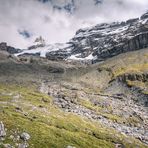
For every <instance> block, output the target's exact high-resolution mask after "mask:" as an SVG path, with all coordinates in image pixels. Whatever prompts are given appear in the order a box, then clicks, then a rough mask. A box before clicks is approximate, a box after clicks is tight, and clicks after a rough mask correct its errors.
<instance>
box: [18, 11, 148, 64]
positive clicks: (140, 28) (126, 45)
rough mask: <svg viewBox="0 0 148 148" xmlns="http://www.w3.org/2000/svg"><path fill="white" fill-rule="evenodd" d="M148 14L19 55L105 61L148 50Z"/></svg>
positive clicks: (85, 32) (103, 25)
mask: <svg viewBox="0 0 148 148" xmlns="http://www.w3.org/2000/svg"><path fill="white" fill-rule="evenodd" d="M147 31H148V13H145V14H143V15H142V16H141V17H140V18H134V19H130V20H127V21H126V22H113V23H110V24H107V23H103V24H98V25H96V26H94V27H90V28H86V29H80V30H78V31H77V32H76V35H75V36H74V37H73V38H72V39H71V40H70V41H69V42H67V43H65V44H55V45H48V44H46V45H44V47H43V48H41V49H40V48H35V49H28V50H24V51H22V52H20V53H19V54H16V55H17V56H20V55H23V54H40V55H41V56H44V57H46V58H48V59H50V60H57V59H60V60H61V59H63V60H78V61H91V62H92V63H95V62H99V61H104V60H105V59H108V58H110V57H113V56H116V55H118V54H121V53H125V52H128V51H133V50H139V49H142V48H146V47H148V32H147Z"/></svg>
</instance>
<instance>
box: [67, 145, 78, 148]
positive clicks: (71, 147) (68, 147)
mask: <svg viewBox="0 0 148 148" xmlns="http://www.w3.org/2000/svg"><path fill="white" fill-rule="evenodd" d="M66 148H76V147H74V146H70V145H68V146H67V147H66Z"/></svg>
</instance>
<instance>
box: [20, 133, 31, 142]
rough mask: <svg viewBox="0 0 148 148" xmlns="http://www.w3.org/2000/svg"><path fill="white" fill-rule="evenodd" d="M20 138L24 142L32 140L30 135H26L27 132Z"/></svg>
mask: <svg viewBox="0 0 148 148" xmlns="http://www.w3.org/2000/svg"><path fill="white" fill-rule="evenodd" d="M20 138H21V139H22V140H24V141H27V140H29V139H30V135H29V134H28V133H25V132H24V133H22V134H21V136H20Z"/></svg>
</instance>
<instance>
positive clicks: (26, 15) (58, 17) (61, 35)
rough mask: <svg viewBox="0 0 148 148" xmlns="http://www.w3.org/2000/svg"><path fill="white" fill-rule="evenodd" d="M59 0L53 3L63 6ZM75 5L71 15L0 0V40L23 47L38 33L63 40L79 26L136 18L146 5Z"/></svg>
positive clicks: (120, 1) (119, 1)
mask: <svg viewBox="0 0 148 148" xmlns="http://www.w3.org/2000/svg"><path fill="white" fill-rule="evenodd" d="M69 1H70V0H69ZM59 2H61V0H56V1H54V4H57V5H60V6H61V5H63V3H59ZM65 2H68V0H66V1H65ZM75 5H76V11H75V12H74V14H73V15H70V14H68V13H66V12H65V11H54V10H53V8H52V6H51V3H45V4H42V3H40V2H38V1H37V0H0V42H2V41H5V42H7V43H8V44H9V45H12V46H15V47H18V48H26V47H27V46H29V45H30V44H32V42H33V40H34V39H35V38H36V37H37V36H40V35H42V36H43V37H44V38H45V39H46V40H47V42H48V43H55V42H66V41H68V40H69V39H70V38H71V37H73V35H74V34H75V32H76V31H77V29H79V28H82V27H85V26H90V25H95V24H97V23H101V22H104V21H105V22H111V21H117V20H119V21H122V20H126V19H128V18H132V17H137V16H140V15H141V14H142V13H144V12H145V11H146V10H147V8H148V3H147V0H130V1H129V0H104V2H103V4H101V5H100V6H95V5H94V0H75ZM23 30H27V31H29V32H30V33H31V34H32V37H31V38H28V39H26V38H24V37H23V36H22V35H20V34H19V32H18V31H23Z"/></svg>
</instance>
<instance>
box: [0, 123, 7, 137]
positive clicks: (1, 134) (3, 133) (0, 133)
mask: <svg viewBox="0 0 148 148" xmlns="http://www.w3.org/2000/svg"><path fill="white" fill-rule="evenodd" d="M5 136H6V131H5V127H4V124H3V122H2V121H1V122H0V137H5Z"/></svg>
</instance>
